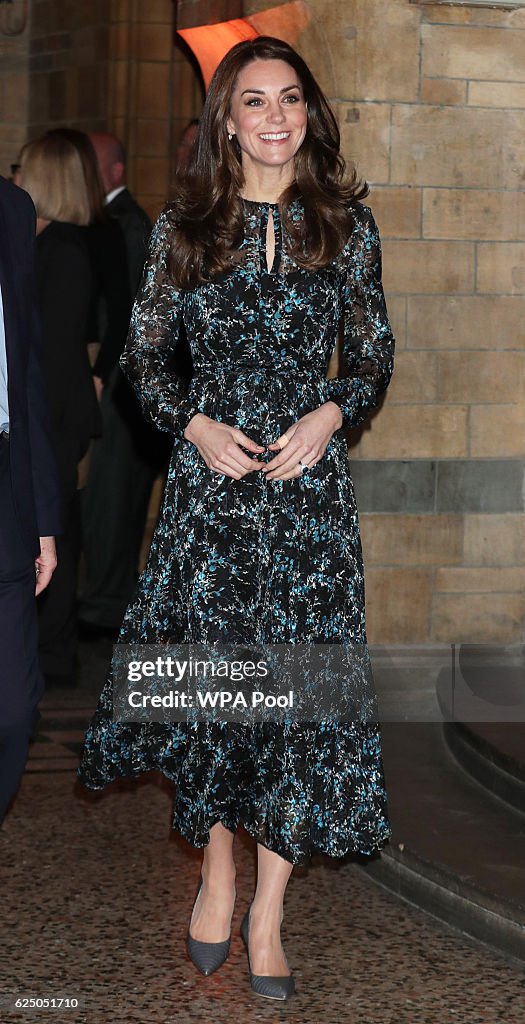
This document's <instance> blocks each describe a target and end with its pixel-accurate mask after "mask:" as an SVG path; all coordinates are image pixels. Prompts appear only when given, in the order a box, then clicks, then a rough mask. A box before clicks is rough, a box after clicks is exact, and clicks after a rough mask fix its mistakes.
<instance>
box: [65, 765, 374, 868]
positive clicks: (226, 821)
mask: <svg viewBox="0 0 525 1024" xmlns="http://www.w3.org/2000/svg"><path fill="white" fill-rule="evenodd" d="M118 767H119V769H120V770H119V771H117V772H116V773H115V775H113V776H112V777H108V776H107V775H106V777H105V778H104V779H102V778H100V779H99V780H98V781H95V780H94V778H93V776H88V775H86V773H85V772H83V771H82V769H81V768H79V769H78V771H77V777H78V779H79V781H80V782H81V783H82V784H83V785H84V786H86V788H87V789H90V790H94V791H100V790H102V789H105V787H106V786H108V785H111V783H112V782H118V781H124V780H128V781H129V780H134V779H136V778H138V777H139V776H140V775H145V774H147V773H148V772H152V771H159V772H161V774H162V775H164V776H165V778H167V779H168V780H169V781H170V782H172V783H174V784H175V785H177V776H178V772H170V771H169V770H168V769H167V768H166V767H164V768H163V767H160V766H159V765H151V766H144V765H136V766H133V765H131V764H130V765H129V766H127V770H122V769H123V767H124V766H123V765H122V764H120V765H119V766H118ZM175 817H176V812H175V811H174V815H173V821H172V826H171V827H172V829H173V831H174V832H177V833H178V835H180V836H182V838H183V839H185V840H186V842H188V843H189V845H190V846H192V847H193V848H194V849H197V850H199V849H203V848H204V847H206V846H207V845H208V843H209V841H210V829H212V828H213V826H214V825H216V824H217V823H218V822H220V823H221V824H222V825H224V827H225V828H227V829H229V831H230V832H232V833H235V832H236V831H237V829H238V828H239V827H241V828H243V829H244V830H245V832H247V834H248V835H249V836H251V837H252V839H254V840H255V842H257V843H260V844H261V846H264V847H265V848H266V849H268V850H271V851H272V852H273V853H277V854H278V856H279V857H282V858H283V859H284V860H286V861H288V862H289V863H291V864H294V866H297V867H303V866H307V865H308V864H309V863H310V861H311V859H312V857H314V856H315V855H317V854H324V855H326V856H327V857H334V858H338V859H340V858H342V857H346V856H347V855H348V854H359V855H363V856H372V855H373V854H374V853H378V852H380V851H381V850H382V848H383V847H384V846H385V845H386V843H388V842H389V840H390V838H391V836H392V829H391V828H390V826H389V824H388V823H387V819H386V818H384V819H383V820H384V826H383V828H380V829H378V831H377V833H376V834H374V835H372V834H370V833H366V832H360V833H359V832H356V833H353V834H352V836H351V838H350V839H349V840H348V841H346V842H344V843H334V842H333V841H332V842H328V841H327V842H323V841H319V842H315V841H312V842H311V843H310V844H309V845H308V848H307V849H304V850H302V851H300V852H299V851H297V850H294V851H292V850H291V849H290V848H289V847H287V846H285V845H283V844H282V843H278V842H274V841H269V840H268V839H266V841H265V840H264V839H263V838H262V836H261V829H260V828H258V827H257V825H256V823H253V822H249V821H248V820H247V818H246V817H244V816H243V815H242V814H240V815H239V814H238V813H237V814H236V815H228V813H227V811H226V810H224V811H223V812H222V813H221V814H217V815H213V816H211V817H210V818H209V819H208V820H207V821H206V822H202V824H201V825H200V826H199V827H193V828H189V827H186V826H185V825H184V823H183V822H182V821H181V819H180V818H179V819H178V820H177V821H175Z"/></svg>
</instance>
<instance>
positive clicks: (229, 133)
mask: <svg viewBox="0 0 525 1024" xmlns="http://www.w3.org/2000/svg"><path fill="white" fill-rule="evenodd" d="M228 139H229V140H230V142H231V140H232V139H233V135H232V133H231V132H228Z"/></svg>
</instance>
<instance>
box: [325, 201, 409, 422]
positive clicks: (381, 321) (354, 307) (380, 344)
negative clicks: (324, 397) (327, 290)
mask: <svg viewBox="0 0 525 1024" xmlns="http://www.w3.org/2000/svg"><path fill="white" fill-rule="evenodd" d="M345 257H346V279H345V284H344V294H343V308H344V335H343V359H344V363H345V369H347V370H348V376H346V377H333V378H332V379H331V380H329V381H328V382H327V383H328V385H329V389H328V400H330V401H332V402H335V403H336V404H337V405H338V406H339V408H340V409H341V412H342V414H343V422H342V424H341V427H340V428H339V430H346V429H347V428H348V427H355V426H357V425H358V424H359V423H362V422H363V420H365V419H366V417H367V416H368V414H369V413H370V412H371V410H372V409H373V408H375V406H376V405H377V404H378V401H379V397H380V395H381V394H382V393H383V391H385V390H386V388H387V387H388V383H389V381H390V378H391V376H392V371H393V366H394V344H395V343H394V337H393V335H392V331H391V328H390V323H389V320H388V314H387V309H386V304H385V297H384V294H383V286H382V284H381V242H380V239H379V232H378V230H377V225H376V222H375V220H374V217H373V214H372V211H371V210H370V209H369V208H368V207H366V206H362V207H360V210H359V215H358V216H356V224H355V227H354V230H353V232H352V236H351V238H350V240H349V242H348V243H347V246H346V247H345Z"/></svg>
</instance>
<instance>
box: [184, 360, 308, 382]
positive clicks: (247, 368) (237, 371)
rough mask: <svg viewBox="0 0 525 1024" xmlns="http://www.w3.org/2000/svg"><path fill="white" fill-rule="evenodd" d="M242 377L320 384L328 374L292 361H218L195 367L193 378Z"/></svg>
mask: <svg viewBox="0 0 525 1024" xmlns="http://www.w3.org/2000/svg"><path fill="white" fill-rule="evenodd" d="M232 377H233V378H234V379H235V378H240V377H243V378H244V377H263V378H265V379H270V380H272V378H277V379H280V378H284V379H285V380H287V381H289V382H290V383H296V382H297V381H305V382H307V383H311V384H320V383H322V382H324V381H326V376H323V374H320V373H319V369H318V367H300V366H294V365H293V364H292V363H288V364H286V365H281V366H254V365H253V364H247V363H232V364H230V365H224V364H223V363H217V364H213V365H211V364H210V365H208V366H204V367H200V366H198V367H195V370H194V375H193V380H196V379H198V380H199V381H201V380H207V379H208V380H211V381H214V382H217V381H219V380H222V379H226V378H232Z"/></svg>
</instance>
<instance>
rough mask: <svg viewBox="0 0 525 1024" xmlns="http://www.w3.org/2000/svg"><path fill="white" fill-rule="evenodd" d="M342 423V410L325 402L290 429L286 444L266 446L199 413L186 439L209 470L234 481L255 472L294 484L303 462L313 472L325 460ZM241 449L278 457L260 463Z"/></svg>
mask: <svg viewBox="0 0 525 1024" xmlns="http://www.w3.org/2000/svg"><path fill="white" fill-rule="evenodd" d="M342 421H343V418H342V414H341V410H340V408H339V406H338V405H337V404H336V403H335V402H325V403H324V404H323V405H320V406H319V408H318V409H313V410H312V412H308V413H306V414H305V415H304V416H301V418H300V419H299V420H297V422H296V423H293V424H292V425H291V426H289V427H287V429H286V431H285V433H284V435H281V437H284V436H285V438H286V439H287V440H285V441H284V443H280V438H278V439H277V440H276V441H273V442H272V444H269V445H266V446H265V445H262V444H257V442H256V441H252V439H251V437H248V436H247V435H246V434H245V433H243V431H242V430H240V429H239V428H238V427H231V426H229V425H228V424H227V423H218V422H217V420H213V419H211V418H210V417H209V416H206V415H205V414H204V413H201V412H198V413H196V414H195V416H192V418H191V420H190V422H189V423H188V425H187V427H186V429H185V431H184V437H185V438H186V440H187V441H191V442H192V444H194V445H195V447H196V448H197V449H198V451H199V452H200V454H201V455H202V457H203V459H204V461H205V463H206V465H207V466H208V468H209V469H213V470H215V472H217V473H223V474H224V475H225V476H229V477H231V478H232V479H233V480H240V479H241V478H242V477H243V476H246V474H247V473H253V472H260V473H264V475H265V476H266V478H267V479H268V480H291V479H292V478H293V477H298V476H301V473H302V469H301V465H300V463H301V462H302V463H303V464H306V465H307V466H308V468H310V467H311V466H315V464H316V463H317V462H319V460H320V459H322V457H323V455H324V453H325V451H326V448H327V445H328V442H329V441H330V438H331V437H332V434H333V433H334V432H335V431H336V430H338V428H339V427H340V426H341V424H342ZM241 446H242V447H243V448H246V449H247V450H248V451H250V452H253V453H254V455H261V454H262V452H264V451H266V450H268V451H272V452H277V454H276V456H275V458H273V459H271V461H270V462H261V461H260V459H251V458H250V457H249V456H248V455H246V454H245V453H244V452H243V451H242V450H241Z"/></svg>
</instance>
